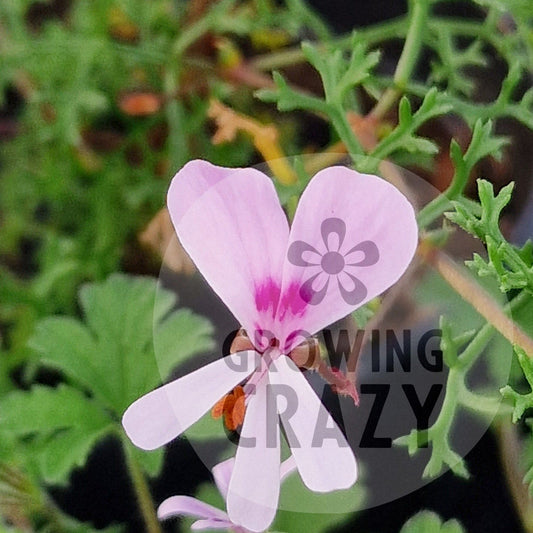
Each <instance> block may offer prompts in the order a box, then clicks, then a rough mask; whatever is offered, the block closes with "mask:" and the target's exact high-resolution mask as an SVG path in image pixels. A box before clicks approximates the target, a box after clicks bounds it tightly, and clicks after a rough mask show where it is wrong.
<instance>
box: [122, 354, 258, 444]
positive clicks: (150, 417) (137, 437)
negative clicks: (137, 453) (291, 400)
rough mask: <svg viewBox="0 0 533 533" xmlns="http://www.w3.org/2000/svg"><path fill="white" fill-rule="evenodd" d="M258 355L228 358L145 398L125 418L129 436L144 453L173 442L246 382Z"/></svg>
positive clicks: (140, 399)
mask: <svg viewBox="0 0 533 533" xmlns="http://www.w3.org/2000/svg"><path fill="white" fill-rule="evenodd" d="M257 355H258V354H257V352H255V351H253V350H249V351H246V352H237V353H234V354H231V355H228V356H227V357H224V358H222V359H218V360H217V361H215V362H213V363H210V364H209V365H206V366H204V367H202V368H200V369H199V370H196V371H195V372H192V373H190V374H188V375H186V376H184V377H182V378H179V379H177V380H175V381H172V382H171V383H168V384H167V385H163V386H162V387H159V388H158V389H155V390H154V391H152V392H149V393H148V394H146V395H145V396H142V397H141V398H139V399H138V400H136V401H135V402H133V403H132V404H131V405H130V406H129V407H128V409H127V410H126V412H125V413H124V416H123V417H122V425H123V426H124V429H125V430H126V433H127V435H128V437H129V438H130V439H131V441H132V442H133V444H135V445H136V446H138V447H139V448H142V449H143V450H154V449H155V448H158V447H160V446H163V445H164V444H166V443H167V442H170V441H171V440H172V439H174V438H175V437H177V436H178V435H180V434H181V433H183V432H184V431H185V430H186V429H188V428H189V427H190V426H191V425H192V424H194V423H195V422H196V421H197V420H198V419H199V418H201V417H202V416H203V415H204V414H205V413H206V412H207V411H208V410H209V409H210V408H211V407H212V406H213V405H214V404H215V403H216V402H217V401H218V400H219V399H220V398H221V397H222V396H224V394H226V393H227V392H228V391H230V390H231V389H233V388H234V387H235V386H236V385H238V384H239V383H240V382H241V381H243V380H244V379H246V378H247V377H248V376H249V375H250V374H251V373H252V372H253V370H254V369H255V366H256V364H257V363H258V362H259V361H258V357H257Z"/></svg>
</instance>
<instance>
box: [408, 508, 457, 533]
mask: <svg viewBox="0 0 533 533" xmlns="http://www.w3.org/2000/svg"><path fill="white" fill-rule="evenodd" d="M400 533H466V530H465V529H464V528H463V526H461V524H460V523H459V522H458V521H457V520H448V521H447V522H443V520H442V519H441V518H440V517H439V516H438V515H437V514H435V513H433V512H431V511H422V512H420V513H418V514H416V515H415V516H413V517H411V518H410V519H409V520H408V521H407V522H406V523H405V524H404V526H403V527H402V529H401V530H400Z"/></svg>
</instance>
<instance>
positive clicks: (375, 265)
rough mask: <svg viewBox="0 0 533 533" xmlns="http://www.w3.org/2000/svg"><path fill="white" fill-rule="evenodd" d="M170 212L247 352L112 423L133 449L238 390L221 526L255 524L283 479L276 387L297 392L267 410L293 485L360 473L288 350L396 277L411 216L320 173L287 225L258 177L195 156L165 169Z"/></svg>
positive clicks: (383, 197)
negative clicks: (291, 465) (225, 519)
mask: <svg viewBox="0 0 533 533" xmlns="http://www.w3.org/2000/svg"><path fill="white" fill-rule="evenodd" d="M168 208H169V212H170V216H171V218H172V222H173V224H174V227H175V228H176V232H177V234H178V237H179V240H180V242H181V243H182V245H183V246H184V248H185V250H186V251H187V253H188V254H189V256H190V257H191V258H192V259H193V261H194V262H195V264H196V266H197V267H198V269H199V270H200V272H201V273H202V274H203V275H204V277H205V278H206V279H207V281H208V283H209V284H210V285H211V287H212V288H213V289H214V290H215V291H216V292H217V294H218V295H219V296H220V297H221V298H222V299H223V300H224V302H225V303H226V304H227V305H228V307H229V308H230V309H231V310H232V312H233V314H234V315H235V317H236V318H237V320H238V321H239V322H240V323H241V324H242V327H243V328H244V330H245V333H246V334H247V337H248V339H249V340H250V349H249V350H243V351H237V352H236V353H234V354H232V355H227V356H226V357H224V358H222V359H220V360H218V361H215V362H214V363H211V364H209V365H207V366H205V367H203V368H201V369H200V370H197V371H196V372H193V373H192V374H189V375H187V376H185V377H182V378H180V379H178V380H176V381H173V382H171V383H169V384H167V385H164V386H162V387H160V388H158V389H156V390H155V391H153V392H150V393H148V394H147V395H145V396H143V397H142V398H140V399H138V400H137V401H135V402H134V403H133V404H132V405H131V406H130V407H129V408H128V409H127V411H126V412H125V414H124V417H123V419H122V424H123V425H124V428H125V430H126V433H127V434H128V436H129V437H130V439H131V440H132V441H133V443H134V444H136V445H137V446H139V447H141V448H143V449H148V450H149V449H154V448H158V447H160V446H163V445H164V444H166V443H167V442H169V441H170V440H171V439H173V438H175V437H177V436H178V435H180V434H181V433H183V432H184V431H186V430H187V429H188V428H189V427H190V426H191V425H192V424H194V422H196V421H197V420H198V419H200V417H202V416H203V415H204V414H205V412H206V411H208V410H209V409H210V408H212V407H213V405H215V404H216V403H217V402H218V401H219V400H220V399H221V398H222V397H224V396H225V395H226V394H228V393H229V392H230V391H232V390H233V389H235V388H236V387H240V386H242V387H243V391H244V396H241V399H243V401H244V404H245V411H246V413H245V415H244V417H243V422H242V431H241V433H240V438H241V439H242V440H243V442H244V443H245V444H244V445H239V447H238V449H237V454H236V457H235V466H234V468H233V472H232V475H231V479H230V482H229V486H228V490H227V496H226V498H227V509H228V515H229V518H230V520H231V522H232V523H234V524H237V525H239V526H242V527H244V528H246V529H248V530H251V531H265V530H266V529H267V528H268V527H269V526H270V524H271V523H272V521H273V520H274V517H275V514H276V509H277V505H278V497H279V487H280V475H279V469H280V435H279V428H278V424H277V421H276V423H274V425H273V424H272V423H271V421H269V420H268V416H269V409H270V407H269V406H270V405H271V404H272V403H274V405H275V404H276V390H277V388H289V389H290V390H291V391H292V392H293V393H294V394H293V396H289V397H287V400H288V401H289V400H292V399H293V398H294V402H295V405H290V406H284V407H283V408H281V407H280V406H277V409H278V414H279V416H280V419H281V423H282V425H283V426H284V428H285V434H286V435H287V439H288V444H289V446H290V450H291V454H292V456H293V457H294V460H295V462H296V466H297V468H298V472H299V474H300V476H301V478H302V480H303V482H304V484H305V485H306V486H307V487H308V488H309V489H310V490H313V491H317V492H329V491H333V490H339V489H345V488H348V487H350V486H352V485H353V484H354V483H355V481H356V479H357V466H356V460H355V457H354V454H353V452H352V450H351V449H350V447H349V445H348V443H347V442H346V439H345V438H344V436H343V434H342V432H341V431H340V430H339V428H338V426H337V425H336V423H335V422H334V421H333V419H332V418H331V415H329V414H328V413H327V411H326V410H325V408H324V406H323V405H322V403H321V401H320V399H319V398H318V397H317V396H316V394H315V392H314V391H313V389H312V388H311V387H310V385H309V384H308V383H307V381H306V380H305V378H304V377H303V374H302V373H301V372H300V371H299V369H298V366H297V362H298V361H296V362H295V361H294V357H292V356H291V354H292V351H293V350H294V349H296V348H297V347H298V346H299V345H300V344H301V343H302V341H304V340H306V339H307V338H308V337H310V336H311V335H313V334H314V333H316V332H317V331H319V330H321V329H322V328H324V327H326V326H327V325H329V324H331V323H332V322H334V321H336V320H338V319H340V318H343V317H344V316H346V315H347V314H349V313H350V312H352V311H354V310H355V309H356V308H357V307H358V306H360V305H363V304H364V303H365V302H368V301H369V300H371V299H372V298H374V297H376V296H377V295H379V294H380V293H381V292H383V291H384V290H385V289H387V288H388V287H390V286H391V285H392V284H393V283H394V282H396V281H397V280H398V279H399V277H400V276H401V275H402V274H403V273H404V271H405V269H406V268H407V266H408V265H409V263H410V261H411V259H412V257H413V255H414V252H415V249H416V246H417V242H418V227H417V224H416V219H415V214H414V210H413V208H412V206H411V204H410V203H409V202H408V201H407V199H406V198H405V197H404V196H403V195H402V194H401V193H400V192H399V191H398V190H397V189H396V188H395V187H394V186H392V185H390V184H389V183H387V182H386V181H384V180H382V179H381V178H379V177H377V176H372V175H368V174H360V173H358V172H355V171H353V170H350V169H347V168H344V167H331V168H327V169H324V170H322V171H321V172H319V173H318V174H317V175H316V176H315V177H314V178H313V179H312V180H311V181H310V182H309V185H308V186H307V189H306V190H305V192H304V193H303V195H302V197H301V199H300V203H299V204H298V208H297V210H296V213H295V216H294V220H293V222H292V225H291V227H290V229H289V225H288V222H287V218H286V216H285V214H284V212H283V210H282V208H281V205H280V203H279V201H278V198H277V194H276V191H275V189H274V187H273V185H272V182H271V180H270V179H269V178H268V177H267V176H266V175H264V174H262V173H261V172H259V171H256V170H253V169H228V168H221V167H216V166H214V165H211V164H210V163H207V162H204V161H192V162H190V163H188V164H187V165H185V166H184V167H183V168H182V169H181V170H180V171H179V172H178V173H177V174H176V176H175V177H174V179H173V181H172V184H171V186H170V189H169V193H168ZM306 252H307V253H308V254H309V255H310V256H311V257H310V258H308V259H306V258H305V257H306ZM315 256H318V257H319V258H320V263H315V262H312V257H315ZM332 275H335V281H334V282H330V277H331V276H332ZM321 276H322V279H321ZM289 407H290V408H291V409H293V410H294V412H291V413H290V414H289V413H288V410H289ZM276 419H277V417H276ZM289 419H290V425H289ZM318 420H323V421H324V423H325V426H326V427H328V428H330V429H329V431H328V434H327V436H325V435H320V434H319V431H317V422H318ZM286 424H287V426H286ZM331 428H333V429H331ZM251 439H252V441H251Z"/></svg>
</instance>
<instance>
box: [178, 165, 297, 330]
mask: <svg viewBox="0 0 533 533" xmlns="http://www.w3.org/2000/svg"><path fill="white" fill-rule="evenodd" d="M168 209H169V212H170V217H171V219H172V223H173V224H174V227H175V229H176V233H177V234H178V237H179V239H180V241H181V244H182V245H183V247H184V248H185V250H186V251H187V253H188V254H189V255H190V257H191V259H192V260H193V261H194V263H195V264H196V266H197V267H198V270H199V271H200V272H201V274H202V275H203V276H204V277H205V278H206V280H207V281H208V283H209V284H210V285H211V287H212V288H213V289H214V290H215V292H216V293H217V294H218V295H219V296H220V298H222V300H223V301H224V303H225V304H226V305H227V306H228V307H229V309H230V310H231V311H232V313H233V314H234V315H235V317H236V318H237V320H238V321H239V322H240V323H241V324H242V325H243V327H244V328H245V329H246V330H247V331H248V333H249V336H250V338H252V339H253V331H254V330H255V329H269V328H270V327H271V325H272V322H273V317H274V313H275V310H276V307H277V303H278V299H279V294H280V288H281V272H282V266H283V261H284V257H285V251H286V247H287V239H288V235H289V228H288V222H287V218H286V216H285V214H284V212H283V210H282V208H281V206H280V203H279V200H278V197H277V194H276V191H275V189H274V185H273V184H272V181H271V180H270V178H268V177H267V176H266V175H265V174H263V173H261V172H259V171H257V170H254V169H238V168H237V169H231V168H222V167H217V166H215V165H212V164H210V163H208V162H206V161H200V160H197V161H191V162H189V163H187V164H186V165H185V166H184V167H183V168H182V169H181V170H180V171H179V172H178V173H177V174H176V176H175V177H174V179H173V180H172V183H171V185H170V189H169V191H168Z"/></svg>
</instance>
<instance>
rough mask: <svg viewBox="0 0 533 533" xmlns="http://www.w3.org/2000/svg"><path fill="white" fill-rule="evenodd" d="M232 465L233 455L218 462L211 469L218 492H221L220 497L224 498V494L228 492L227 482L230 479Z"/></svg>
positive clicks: (233, 463) (233, 461)
mask: <svg viewBox="0 0 533 533" xmlns="http://www.w3.org/2000/svg"><path fill="white" fill-rule="evenodd" d="M234 465H235V457H231V458H230V459H227V460H226V461H222V462H221V463H218V464H217V465H215V466H214V467H213V468H212V469H211V472H212V474H213V478H214V479H215V484H216V486H217V488H218V491H219V492H220V494H222V497H223V498H224V499H226V496H227V494H228V487H229V482H230V479H231V473H232V472H233V467H234Z"/></svg>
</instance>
